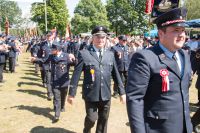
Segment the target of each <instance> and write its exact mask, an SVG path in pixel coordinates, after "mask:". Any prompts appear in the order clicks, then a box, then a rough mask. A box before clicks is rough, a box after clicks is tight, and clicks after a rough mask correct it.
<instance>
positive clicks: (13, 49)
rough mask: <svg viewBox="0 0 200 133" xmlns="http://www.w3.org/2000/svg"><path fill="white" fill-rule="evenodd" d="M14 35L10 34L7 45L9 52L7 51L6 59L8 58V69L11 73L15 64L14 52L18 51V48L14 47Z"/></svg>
mask: <svg viewBox="0 0 200 133" xmlns="http://www.w3.org/2000/svg"><path fill="white" fill-rule="evenodd" d="M15 40H16V37H14V36H11V37H10V42H9V43H8V45H9V52H8V60H9V71H10V72H11V73H14V72H15V66H16V65H15V64H16V53H17V52H19V50H18V49H17V47H16V44H15Z"/></svg>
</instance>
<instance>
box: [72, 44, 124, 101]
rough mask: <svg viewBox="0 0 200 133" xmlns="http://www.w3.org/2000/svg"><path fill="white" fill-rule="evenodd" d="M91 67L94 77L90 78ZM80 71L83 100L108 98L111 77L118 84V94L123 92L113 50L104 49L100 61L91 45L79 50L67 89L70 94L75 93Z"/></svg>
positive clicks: (109, 96) (73, 94)
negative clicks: (82, 76) (76, 62)
mask: <svg viewBox="0 0 200 133" xmlns="http://www.w3.org/2000/svg"><path fill="white" fill-rule="evenodd" d="M91 69H92V70H94V78H92V74H91ZM82 71H83V72H84V79H83V86H82V89H83V92H82V94H83V99H84V100H86V101H90V102H97V101H101V100H102V101H106V100H110V98H111V90H110V87H111V78H112V77H113V79H114V81H115V82H116V83H117V85H118V86H119V93H120V95H122V94H124V93H125V91H124V88H123V84H122V81H121V78H120V75H119V72H118V70H117V66H116V63H115V58H114V54H113V52H111V51H108V50H105V51H104V52H103V57H102V60H101V61H100V60H99V58H98V56H97V54H96V52H95V50H94V48H93V47H92V46H90V47H89V48H88V49H84V50H81V51H80V53H79V57H78V64H77V65H76V66H75V70H74V73H73V75H72V78H71V83H70V90H69V95H71V96H75V94H76V90H77V86H78V81H79V79H80V76H81V72H82Z"/></svg>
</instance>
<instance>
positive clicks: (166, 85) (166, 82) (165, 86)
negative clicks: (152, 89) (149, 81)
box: [160, 69, 169, 92]
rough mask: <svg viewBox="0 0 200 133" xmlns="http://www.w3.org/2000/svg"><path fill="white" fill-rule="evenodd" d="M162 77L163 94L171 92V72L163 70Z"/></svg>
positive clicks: (161, 71)
mask: <svg viewBox="0 0 200 133" xmlns="http://www.w3.org/2000/svg"><path fill="white" fill-rule="evenodd" d="M160 76H161V77H162V92H167V91H169V72H168V70H167V69H161V70H160Z"/></svg>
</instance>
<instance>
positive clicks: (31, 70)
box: [23, 69, 36, 73]
mask: <svg viewBox="0 0 200 133" xmlns="http://www.w3.org/2000/svg"><path fill="white" fill-rule="evenodd" d="M23 71H25V72H32V73H36V72H35V70H33V69H28V70H27V69H24V70H23Z"/></svg>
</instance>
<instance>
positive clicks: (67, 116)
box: [0, 53, 197, 133]
mask: <svg viewBox="0 0 200 133" xmlns="http://www.w3.org/2000/svg"><path fill="white" fill-rule="evenodd" d="M28 58H29V53H23V54H22V55H21V56H20V58H19V64H20V65H19V66H17V67H16V72H17V73H15V74H11V73H5V74H4V78H5V80H6V83H4V84H3V85H2V84H1V85H2V86H1V85H0V103H1V106H0V116H1V117H0V133H81V132H82V129H83V121H84V116H85V109H84V102H83V100H82V99H81V88H80V87H79V89H78V93H77V96H76V99H75V103H74V105H73V106H71V105H69V104H68V103H66V112H63V113H62V114H61V118H60V121H59V122H58V123H55V124H53V123H52V119H53V116H54V112H53V110H52V108H53V104H52V101H47V99H46V89H45V88H43V87H42V84H41V79H40V75H39V74H36V73H35V72H34V66H33V65H32V64H31V63H30V62H29V59H28ZM195 79H196V78H195ZM79 83H80V84H81V82H79ZM190 90H191V91H190V98H191V103H195V102H196V101H197V95H196V93H197V92H196V89H194V85H192V87H191V89H190ZM191 109H192V112H193V111H195V110H196V107H195V106H192V107H191ZM127 122H128V119H127V113H126V108H125V105H123V104H121V103H120V102H119V99H114V98H112V105H111V111H110V118H109V123H108V133H130V130H129V127H128V126H127V125H126V123H127ZM93 132H94V130H93Z"/></svg>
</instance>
